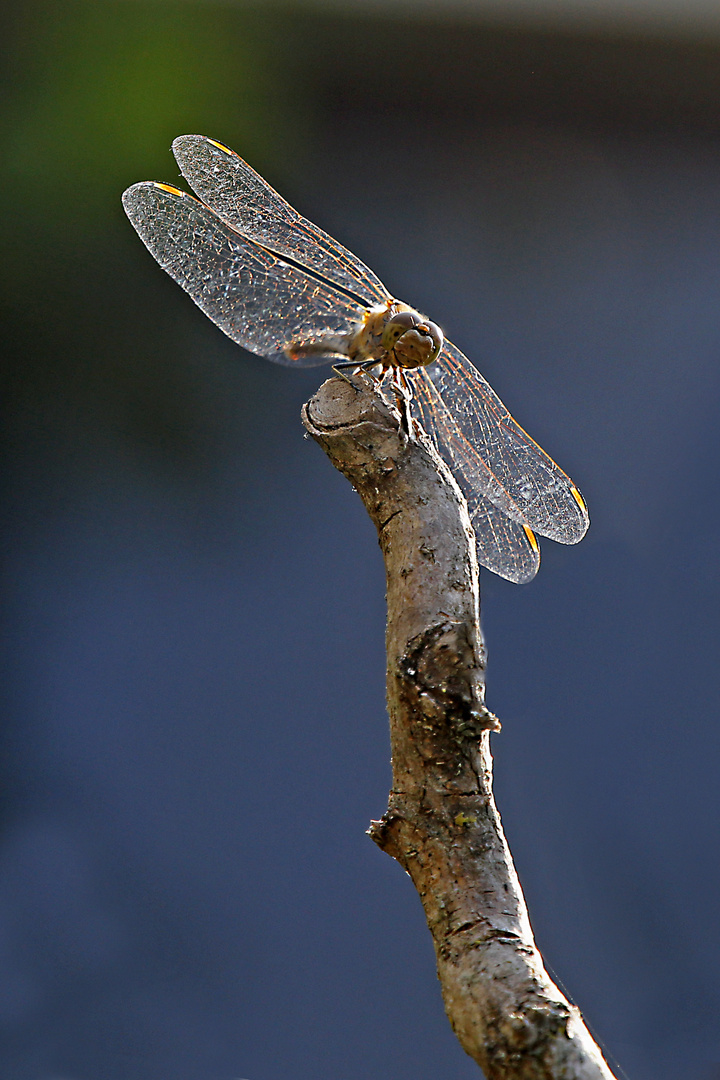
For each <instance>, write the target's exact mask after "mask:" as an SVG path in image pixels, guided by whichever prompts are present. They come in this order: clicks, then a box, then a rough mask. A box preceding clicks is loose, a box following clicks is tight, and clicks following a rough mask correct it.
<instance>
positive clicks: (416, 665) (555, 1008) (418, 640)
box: [303, 379, 612, 1080]
mask: <svg viewBox="0 0 720 1080" xmlns="http://www.w3.org/2000/svg"><path fill="white" fill-rule="evenodd" d="M303 422H304V424H305V426H306V428H307V430H308V431H309V433H310V434H311V435H312V437H313V438H314V439H315V440H316V441H317V442H318V443H319V444H320V445H321V446H322V448H323V449H324V450H325V452H326V453H327V454H328V456H329V458H330V460H331V461H332V463H333V464H334V465H335V466H336V468H338V469H339V470H340V471H341V472H342V473H343V474H344V475H345V476H346V477H347V478H348V480H350V482H351V483H352V485H353V487H354V488H355V489H356V490H357V492H358V494H359V495H360V497H361V498H362V500H363V502H364V503H365V506H366V508H367V511H368V513H369V514H370V517H371V518H372V520H373V521H374V523H375V525H376V527H377V530H378V535H379V539H380V546H381V548H382V551H383V555H384V558H385V568H386V574H387V602H388V621H387V638H386V641H387V699H388V711H389V714H390V735H391V747H392V767H393V787H392V791H391V793H390V800H389V805H388V809H387V812H386V813H385V815H384V816H383V818H382V820H381V821H375V822H373V823H372V826H371V828H370V836H371V837H372V838H373V840H374V841H375V842H376V843H377V844H378V845H379V846H380V847H381V848H382V849H383V850H384V851H386V852H387V853H388V854H389V855H392V856H393V857H394V858H395V859H397V861H398V862H399V863H400V865H401V866H402V867H403V868H404V869H405V870H407V872H408V874H409V875H410V877H411V878H412V880H413V882H414V884H415V887H416V889H417V890H418V893H419V895H420V898H421V900H422V903H423V906H424V908H425V914H426V917H427V922H428V926H429V928H430V931H431V933H432V936H433V941H434V944H435V954H436V958H437V970H438V976H439V979H440V984H441V987H442V993H443V999H444V1002H445V1009H446V1011H447V1015H448V1017H449V1020H450V1023H451V1025H452V1027H453V1030H454V1031H455V1034H456V1035H457V1037H458V1039H459V1040H460V1043H461V1044H462V1046H463V1049H464V1050H465V1051H466V1052H467V1053H468V1054H469V1055H470V1056H471V1057H472V1058H473V1059H474V1060H475V1061H476V1062H477V1063H478V1065H479V1066H480V1067H481V1068H482V1070H483V1072H484V1073H485V1075H486V1077H487V1078H488V1080H561V1078H562V1080H612V1073H611V1072H610V1070H609V1068H608V1066H607V1064H606V1063H605V1061H604V1059H603V1057H602V1054H601V1053H600V1050H599V1049H598V1047H597V1046H596V1044H595V1042H594V1041H593V1039H592V1038H591V1036H590V1034H589V1033H588V1031H587V1028H586V1027H585V1025H584V1023H583V1020H582V1017H581V1015H580V1013H579V1011H578V1009H577V1008H576V1007H575V1006H573V1005H571V1004H570V1003H569V1002H568V1001H567V999H566V998H565V997H564V996H563V994H561V993H560V991H559V990H558V989H557V987H556V986H555V985H554V983H553V982H552V980H551V979H550V977H549V976H548V974H547V972H546V971H545V968H544V967H543V963H542V958H541V956H540V954H539V952H538V950H537V948H536V946H535V942H534V940H533V935H532V930H531V927H530V921H529V919H528V914H527V909H526V907H525V901H524V898H523V894H522V890H521V888H520V884H519V881H518V878H517V875H516V873H515V868H514V866H513V862H512V858H511V855H510V851H509V849H508V846H507V843H506V841H505V837H504V835H503V831H502V826H501V824H500V817H499V815H498V811H497V808H496V806H495V802H494V799H493V794H492V758H491V755H490V745H489V733H490V731H498V730H499V728H500V725H499V724H498V722H497V720H496V719H495V717H494V716H493V715H492V714H491V713H490V712H488V710H487V709H486V707H485V702H484V692H485V686H484V673H485V651H484V646H483V641H482V636H481V631H480V621H479V591H478V568H477V561H476V557H475V544H474V538H473V533H472V528H471V526H470V521H469V518H468V514H467V507H466V505H465V501H464V499H463V497H462V495H461V493H460V491H459V489H458V487H457V485H456V483H455V481H454V479H453V477H452V475H451V473H450V471H449V469H448V468H447V466H446V465H445V464H444V463H443V462H442V461H441V460H440V458H439V457H438V455H437V454H436V453H435V451H434V449H433V447H432V446H431V445H430V444H429V442H427V440H425V439H424V438H422V437H420V438H418V439H413V440H411V441H408V440H407V439H406V438H405V437H404V435H403V434H402V432H401V431H400V430H399V425H398V416H397V414H396V413H395V411H394V410H393V409H392V408H390V407H389V406H388V405H387V404H386V403H385V402H384V401H383V399H382V398H381V397H380V396H379V395H378V394H377V392H376V391H374V390H373V389H372V387H367V388H365V387H363V388H361V389H360V390H357V389H356V388H355V387H353V386H351V385H350V384H349V383H348V382H346V381H345V380H343V379H330V380H329V381H328V382H326V383H325V384H324V385H323V386H322V387H321V388H320V390H319V391H318V393H317V394H316V395H315V396H314V397H313V398H312V399H311V400H310V401H309V402H308V404H307V405H306V406H305V407H304V409H303Z"/></svg>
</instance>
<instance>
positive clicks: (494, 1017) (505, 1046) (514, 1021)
mask: <svg viewBox="0 0 720 1080" xmlns="http://www.w3.org/2000/svg"><path fill="white" fill-rule="evenodd" d="M574 1011H575V1010H573V1009H572V1007H571V1006H570V1005H568V1004H566V1003H565V1002H564V1001H551V1002H544V1003H542V1004H532V1003H530V1002H525V1003H524V1005H523V1007H522V1008H520V1009H515V1010H510V1011H508V1012H503V1011H502V1010H501V1009H497V1010H492V1012H491V1014H490V1016H489V1017H488V1022H487V1027H486V1028H485V1040H484V1041H485V1049H486V1052H487V1062H488V1072H489V1074H490V1075H491V1076H506V1075H507V1070H508V1068H509V1067H512V1066H515V1068H517V1067H518V1066H520V1065H522V1066H523V1067H525V1068H526V1069H527V1072H528V1075H529V1076H533V1077H535V1076H548V1077H554V1076H555V1075H556V1074H555V1072H554V1071H550V1070H548V1071H547V1072H545V1070H544V1069H543V1068H542V1063H543V1062H545V1061H546V1060H547V1059H548V1057H552V1058H554V1057H555V1056H556V1047H555V1043H556V1040H557V1039H558V1038H562V1037H563V1036H564V1037H566V1038H568V1039H570V1038H572V1033H571V1030H570V1028H571V1023H572V1020H573V1012H574ZM533 1059H534V1062H533ZM547 1064H549V1062H547ZM538 1066H539V1068H538Z"/></svg>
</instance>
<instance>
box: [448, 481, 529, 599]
mask: <svg viewBox="0 0 720 1080" xmlns="http://www.w3.org/2000/svg"><path fill="white" fill-rule="evenodd" d="M458 483H460V481H459V480H458ZM460 486H461V487H462V484H461V483H460ZM475 503H476V505H475V508H474V509H472V508H471V506H470V504H469V503H468V510H469V511H470V521H471V522H472V526H473V529H474V531H475V545H476V547H477V556H478V562H479V563H480V565H481V566H485V567H486V568H487V569H488V570H492V572H493V573H494V574H499V575H500V577H504V578H506V579H507V580H508V581H514V582H515V583H516V584H517V585H523V584H525V582H527V581H532V579H533V578H534V577H535V575H536V574H537V572H538V570H539V568H540V545H539V544H538V542H537V540H536V539H535V536H534V534H533V532H532V530H531V529H530V527H529V526H528V525H518V523H517V522H516V521H513V520H512V519H511V518H509V517H506V516H505V514H503V512H502V510H498V508H497V506H493V504H492V503H491V502H490V501H489V500H488V499H486V498H484V497H483V496H480V497H479V498H477V499H476V500H475Z"/></svg>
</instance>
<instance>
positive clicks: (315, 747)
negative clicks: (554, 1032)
mask: <svg viewBox="0 0 720 1080" xmlns="http://www.w3.org/2000/svg"><path fill="white" fill-rule="evenodd" d="M719 12H720V9H718V8H717V5H716V4H714V3H713V4H712V5H711V4H709V3H708V4H703V3H702V2H700V0H698V2H696V3H692V2H691V0H684V2H682V3H681V0H677V3H674V2H673V0H665V2H664V3H663V2H661V0H645V2H644V3H642V2H640V0H637V2H635V3H632V2H631V0H614V2H613V3H610V2H608V3H604V2H603V0H598V2H597V3H594V4H593V3H591V0H585V2H583V0H565V2H562V0H546V2H543V0H477V2H475V3H472V2H470V0H467V2H466V3H464V4H453V3H450V2H445V3H443V4H442V5H440V4H431V3H429V2H428V3H417V4H414V5H411V4H401V3H389V2H385V3H382V2H379V0H378V2H374V3H367V4H362V5H361V4H359V3H355V4H349V3H348V4H342V3H340V2H339V0H338V2H337V3H335V4H326V5H324V6H323V5H320V4H316V5H312V4H310V3H306V4H302V3H299V2H298V3H286V4H284V5H282V6H279V5H278V6H275V5H270V4H265V5H261V4H258V3H256V4H254V5H242V4H240V3H230V2H226V3H210V2H205V3H200V2H190V0H185V2H181V3H178V2H175V3H161V2H158V3H148V2H144V0H136V2H118V0H106V2H103V3H97V0H52V2H50V0H23V2H22V3H20V2H19V0H17V2H15V3H12V2H9V3H6V4H5V5H4V7H3V9H2V14H1V15H0V42H1V44H0V51H1V52H2V61H3V63H2V94H1V95H0V152H1V154H2V161H1V163H0V164H1V167H0V187H1V189H2V205H3V208H4V214H3V226H2V229H1V230H0V275H1V279H2V280H1V286H0V302H1V303H2V309H3V316H4V320H3V321H4V329H3V332H2V337H3V353H4V360H3V363H2V377H3V382H4V386H3V392H2V400H3V415H4V424H3V449H4V469H3V474H2V475H3V483H4V508H5V510H4V515H3V520H4V525H3V556H4V559H3V567H4V569H3V583H4V611H5V618H4V629H3V667H4V680H3V705H2V727H1V738H2V752H1V756H0V769H1V770H2V781H1V783H0V791H1V792H2V832H1V834H0V1032H1V1034H0V1075H2V1077H3V1078H7V1080H101V1078H102V1080H158V1078H163V1080H237V1078H239V1077H242V1078H246V1080H289V1078H292V1080H316V1078H317V1077H339V1078H341V1080H366V1078H367V1077H377V1076H388V1077H393V1078H394V1080H402V1078H405V1077H407V1078H408V1080H409V1078H411V1077H412V1078H413V1080H436V1078H437V1077H440V1076H441V1077H443V1078H445V1080H472V1078H473V1077H475V1076H477V1075H478V1070H477V1068H476V1066H475V1065H474V1064H473V1062H472V1061H471V1060H470V1059H469V1058H467V1057H466V1056H465V1055H464V1053H463V1052H462V1050H461V1049H460V1047H459V1045H458V1044H457V1043H456V1041H455V1039H454V1036H453V1035H452V1033H451V1031H450V1028H449V1025H448V1024H447V1021H446V1019H445V1016H444V1013H443V1007H442V1002H441V998H440V993H439V988H438V984H437V982H436V977H435V973H434V962H433V954H432V949H431V943H430V937H429V934H428V932H427V929H426V927H425V924H424V919H423V915H422V911H421V907H420V903H419V901H418V899H417V897H416V895H415V892H414V890H413V888H412V886H411V884H410V882H409V880H408V879H407V878H406V876H405V875H404V874H403V873H402V872H401V871H400V869H399V868H398V867H397V866H396V865H395V864H394V863H393V862H392V861H391V860H390V859H388V858H387V856H385V855H383V854H382V853H381V852H380V851H379V850H377V849H376V848H375V847H374V845H373V844H372V843H371V842H370V840H369V839H368V838H367V837H366V836H365V835H364V831H365V829H366V828H367V825H368V823H369V821H370V819H371V818H373V817H379V816H380V815H381V814H382V812H383V810H384V808H385V805H386V799H387V790H388V786H389V782H390V771H389V764H388V736H387V720H386V716H385V704H384V652H383V632H384V615H385V612H384V595H383V594H384V580H383V568H382V561H381V557H380V552H379V549H378V546H377V542H376V538H375V535H374V532H373V530H372V527H371V525H370V523H369V521H368V520H367V518H366V516H365V514H364V511H363V509H362V507H361V505H360V502H359V500H358V499H357V497H356V496H355V494H354V493H353V491H352V490H351V488H350V486H349V485H348V484H347V483H346V481H345V480H343V479H342V478H341V477H340V476H339V475H338V474H337V473H335V472H334V470H333V469H332V468H331V466H330V465H329V463H328V461H327V460H326V458H325V457H324V455H323V454H322V453H321V451H320V450H319V449H318V447H317V446H315V445H314V444H313V443H311V442H309V441H307V440H304V439H303V431H302V427H301V424H300V419H299V413H300V407H301V405H302V403H303V402H304V401H305V400H306V399H307V398H308V397H309V396H310V395H311V394H312V393H313V391H314V390H315V388H316V387H317V386H318V385H319V383H320V382H321V381H322V379H323V378H324V377H325V372H324V371H323V369H316V370H311V371H303V372H297V371H291V370H288V369H284V368H281V367H275V366H273V365H271V364H268V363H266V362H264V361H262V360H259V359H257V358H255V357H252V356H250V355H249V354H246V353H244V352H243V351H242V350H241V349H239V348H238V347H236V346H234V345H233V344H232V343H231V342H230V341H229V340H228V339H226V338H225V337H224V336H223V335H222V334H221V333H220V332H219V331H218V330H217V329H216V328H215V327H214V326H213V325H212V324H211V323H210V322H209V321H208V320H207V319H206V318H205V317H204V316H203V315H202V314H201V313H200V312H199V311H198V309H197V308H195V307H194V305H193V304H192V303H191V301H190V300H189V299H188V297H187V296H186V295H185V294H184V293H183V292H182V291H181V290H180V289H179V288H178V287H177V286H176V285H175V284H174V283H173V282H172V281H171V280H170V279H169V278H168V277H166V276H165V275H164V274H163V273H162V271H161V270H160V269H159V267H158V266H157V265H156V264H155V263H154V261H153V260H152V258H151V257H150V255H149V254H148V253H147V251H146V250H145V249H144V247H143V246H142V244H141V243H140V241H139V239H138V238H137V236H136V235H135V233H134V232H133V230H132V228H131V227H130V225H129V223H128V222H127V220H126V219H125V217H124V215H123V213H122V210H121V205H120V195H121V192H122V190H123V189H124V188H125V187H126V186H127V185H129V184H130V183H132V182H134V181H136V180H142V179H151V178H152V179H159V180H164V181H167V182H170V183H173V182H175V183H177V182H178V171H177V167H176V165H175V162H174V160H173V158H172V156H171V154H170V151H169V147H170V143H171V140H172V139H173V137H174V136H176V135H179V134H185V133H191V132H200V133H203V134H207V135H210V136H212V137H213V138H215V139H218V140H220V141H221V142H224V143H226V144H228V145H229V146H231V147H233V148H234V149H236V150H237V151H238V152H239V153H240V154H241V155H242V156H243V157H245V158H246V159H247V160H249V161H250V162H251V163H252V164H253V165H254V167H255V168H256V169H258V171H259V172H261V173H262V174H263V175H264V176H265V177H267V179H268V180H269V181H270V182H271V183H272V184H273V185H274V186H275V187H277V188H278V189H279V191H280V192H281V193H282V194H283V195H285V196H286V197H287V198H288V199H289V200H290V201H291V202H292V203H293V204H294V205H296V206H297V207H298V208H299V209H300V210H301V211H302V212H303V213H305V214H306V215H307V216H309V217H310V218H312V219H313V220H316V221H317V222H318V223H319V224H320V225H321V226H322V227H323V228H325V229H327V230H328V231H329V232H330V233H332V234H334V235H336V236H337V237H338V238H339V239H340V240H342V241H343V242H344V243H346V244H347V245H348V246H349V247H351V248H352V249H353V250H355V251H356V252H357V253H358V254H359V255H360V256H361V257H362V258H363V259H365V260H366V261H367V262H368V263H369V264H370V265H371V266H372V268H373V269H374V270H375V271H376V272H377V273H378V274H379V275H380V277H381V278H383V280H384V281H385V282H386V283H387V285H388V286H389V288H390V289H391V291H393V292H394V293H395V294H396V295H398V296H401V297H402V298H403V299H404V300H406V301H408V302H410V303H412V304H415V305H417V306H418V307H419V308H420V309H421V310H425V311H427V312H428V313H429V314H430V316H431V317H432V318H433V319H435V320H436V321H437V322H438V323H440V325H442V326H443V327H444V328H445V330H446V332H447V333H448V334H449V336H450V337H451V338H452V339H453V340H454V341H455V342H456V343H457V344H458V345H459V346H460V347H461V348H463V349H464V350H465V351H466V352H467V353H468V354H469V355H470V357H471V358H472V359H473V360H474V361H475V362H476V363H477V365H478V367H479V368H480V369H481V370H482V372H483V373H484V374H485V376H486V377H487V378H488V379H489V381H490V382H491V384H492V385H493V387H494V388H495V389H496V390H497V391H498V393H499V394H500V395H501V396H502V397H503V398H504V400H505V401H506V403H507V404H508V406H509V407H510V408H511V410H512V411H513V413H514V414H515V415H516V416H517V418H518V420H519V421H520V422H521V423H522V424H523V425H524V426H525V427H526V428H527V429H528V430H529V431H530V432H531V433H532V435H533V436H534V437H535V438H536V439H538V441H539V442H540V443H541V444H542V445H543V446H544V447H545V448H546V449H547V450H548V451H549V452H550V453H551V454H552V455H553V456H554V457H555V458H556V459H557V460H558V461H559V462H560V464H561V465H562V466H563V467H564V468H565V469H566V470H567V471H568V472H569V473H570V474H571V475H572V476H573V478H574V479H575V480H576V482H577V483H578V485H579V487H580V488H581V490H582V491H583V492H584V494H585V496H586V498H587V501H588V503H589V506H590V513H591V518H592V527H591V529H590V532H589V534H588V536H587V538H586V539H585V540H584V541H583V542H582V544H580V545H579V546H578V547H575V548H561V547H558V546H556V545H553V544H552V543H549V542H545V543H544V545H543V565H542V567H541V570H540V574H539V576H538V577H537V579H536V580H535V581H534V582H533V583H532V584H530V585H527V586H523V587H518V586H513V585H510V584H508V583H506V582H504V581H501V580H499V579H498V578H496V577H493V576H492V575H491V574H489V573H483V575H482V588H483V623H484V628H485V633H486V636H487V641H488V650H489V670H488V694H487V697H488V704H489V706H490V708H491V709H492V710H493V711H494V712H496V713H497V714H498V715H499V716H500V717H501V719H502V720H503V722H504V728H503V732H502V733H501V734H500V735H498V736H495V737H494V739H493V748H494V753H495V760H496V795H497V799H498V803H499V807H500V811H501V813H502V815H503V819H504V823H505V827H506V831H507V834H508V839H509V842H510V845H511V848H512V850H513V853H514V856H515V859H516V863H517V866H518V871H519V874H520V877H521V880H522V882H523V885H524V888H525V891H526V895H527V899H528V904H529V907H530V913H531V918H532V922H533V925H534V928H535V931H536V934H537V938H538V943H539V945H540V948H541V949H542V951H543V954H544V955H545V957H546V959H547V961H548V963H549V965H550V967H551V969H552V970H553V972H554V973H555V974H556V975H557V977H558V978H559V979H560V980H561V981H562V984H563V985H564V987H565V988H566V990H567V992H568V994H569V995H570V996H571V997H572V999H573V1000H574V1001H576V1003H577V1004H578V1005H579V1006H580V1007H581V1008H582V1010H583V1012H584V1014H585V1016H586V1018H587V1021H588V1023H589V1025H590V1026H591V1028H592V1029H593V1031H594V1033H595V1034H596V1036H597V1037H598V1038H599V1039H600V1040H601V1042H602V1044H603V1046H604V1048H605V1050H606V1052H607V1054H608V1055H609V1056H610V1057H611V1060H613V1061H615V1062H618V1063H619V1066H620V1067H621V1068H622V1070H623V1075H626V1076H627V1077H629V1078H630V1080H671V1078H675V1077H678V1076H682V1077H683V1078H684V1080H717V1078H718V1077H720V1034H719V1029H718V1022H717V1017H718V1014H720V984H719V983H718V978H717V971H718V964H719V963H720V930H719V929H718V923H719V920H718V900H717V897H718V887H719V886H720V860H718V855H717V851H718V839H719V838H720V823H719V817H718V795H717V792H718V787H717V783H718V781H717V772H718V760H719V758H720V725H718V706H719V705H720V663H719V656H718V647H719V645H720V562H719V560H718V554H717V534H718V530H719V528H720V500H719V499H718V474H719V472H720V435H719V426H718V413H719V411H720V305H719V303H718V300H719V298H720V16H719Z"/></svg>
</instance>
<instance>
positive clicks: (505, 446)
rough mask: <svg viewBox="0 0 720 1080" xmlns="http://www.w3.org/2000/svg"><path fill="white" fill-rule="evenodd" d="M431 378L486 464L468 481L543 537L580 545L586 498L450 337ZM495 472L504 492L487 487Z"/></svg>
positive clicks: (465, 437) (584, 527)
mask: <svg viewBox="0 0 720 1080" xmlns="http://www.w3.org/2000/svg"><path fill="white" fill-rule="evenodd" d="M429 377H430V378H431V380H432V382H433V384H434V386H435V388H436V389H437V391H438V393H439V394H440V396H441V398H442V399H443V401H444V403H445V405H446V406H447V408H448V410H449V411H450V412H451V413H452V416H453V418H454V420H455V422H456V425H457V428H458V429H459V432H460V435H461V438H462V440H464V442H465V443H467V444H468V445H470V446H471V447H475V448H476V450H477V454H478V456H479V457H480V458H481V459H482V462H483V466H484V468H483V469H477V468H475V469H472V468H471V469H469V471H468V474H467V482H468V483H469V484H471V485H475V484H477V487H478V490H479V491H480V493H481V494H483V495H487V497H488V498H489V499H490V500H491V502H493V503H494V504H495V505H496V506H498V507H499V509H501V510H503V511H504V512H505V513H508V514H510V516H513V512H512V509H508V508H507V505H508V504H507V503H506V499H507V498H508V497H509V499H510V500H511V504H512V506H514V507H517V509H518V510H519V512H520V516H521V517H520V519H517V520H522V521H524V522H526V523H527V524H528V525H529V526H530V527H531V528H532V529H533V530H534V531H535V532H537V533H539V534H540V535H541V536H547V537H549V538H550V539H551V540H557V541H559V542H560V543H561V544H577V542H578V541H579V540H582V538H583V536H584V535H585V533H586V532H587V528H588V525H589V524H590V519H589V517H588V512H587V507H586V506H585V502H584V501H583V497H582V495H581V494H580V492H579V491H578V489H577V488H576V487H575V485H574V484H573V482H572V480H571V479H570V477H569V476H567V475H566V473H564V472H563V471H562V469H561V468H560V467H559V466H558V465H556V464H555V462H554V461H553V460H552V458H551V457H549V456H548V455H547V454H546V453H545V451H544V450H542V449H541V447H539V446H538V444H537V443H536V442H534V440H533V439H531V438H530V436H529V435H528V434H527V432H526V431H524V430H523V429H522V428H521V427H520V425H519V424H518V423H517V422H516V421H515V420H514V419H513V418H512V416H511V415H510V413H509V412H508V410H507V409H506V408H505V406H504V405H503V403H502V401H501V400H500V398H499V397H498V396H497V394H496V393H495V391H494V390H493V389H492V388H491V387H490V385H489V384H488V383H487V382H486V381H485V379H484V378H483V377H482V375H481V374H480V372H479V371H478V370H477V368H475V367H474V366H473V365H472V364H471V363H470V361H469V360H468V358H467V357H466V356H464V355H463V353H461V352H460V350H459V349H458V348H456V347H455V346H454V345H453V344H452V343H451V342H449V341H446V342H445V345H444V347H443V350H442V352H441V354H440V357H439V359H438V361H437V363H436V364H434V365H433V368H432V371H431V372H430V375H429ZM486 470H489V471H490V472H491V473H492V476H493V477H494V479H495V481H496V482H497V484H498V485H499V486H500V488H501V489H502V492H503V494H502V495H501V496H500V497H499V498H498V496H497V493H496V489H495V488H493V487H492V485H491V486H488V484H487V479H486V475H485V472H486Z"/></svg>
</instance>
